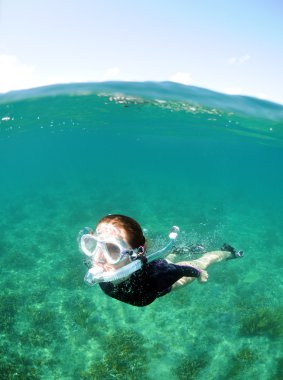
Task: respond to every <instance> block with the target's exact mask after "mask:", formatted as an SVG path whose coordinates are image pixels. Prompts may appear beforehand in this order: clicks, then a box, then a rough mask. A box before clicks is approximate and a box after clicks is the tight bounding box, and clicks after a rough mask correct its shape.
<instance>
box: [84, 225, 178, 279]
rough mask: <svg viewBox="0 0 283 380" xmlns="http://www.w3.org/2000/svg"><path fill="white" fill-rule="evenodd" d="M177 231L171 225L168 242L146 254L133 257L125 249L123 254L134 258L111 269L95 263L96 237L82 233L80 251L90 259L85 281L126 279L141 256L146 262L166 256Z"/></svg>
mask: <svg viewBox="0 0 283 380" xmlns="http://www.w3.org/2000/svg"><path fill="white" fill-rule="evenodd" d="M179 231H180V229H179V227H177V226H173V227H172V228H171V230H170V232H169V235H168V237H169V239H170V240H169V242H168V243H167V244H166V245H165V246H164V247H163V248H161V249H159V250H157V251H155V252H152V253H147V254H146V256H145V255H144V253H143V254H142V255H136V257H135V255H131V254H130V252H128V253H126V251H125V253H124V254H125V256H126V255H129V256H130V257H131V259H133V258H134V260H133V261H132V262H131V263H129V264H127V265H125V266H123V267H121V268H119V269H116V270H111V271H104V270H103V268H102V267H100V266H98V265H96V263H95V259H94V258H95V252H96V249H95V246H94V244H93V243H94V242H95V240H96V238H95V237H94V236H93V235H91V234H89V233H86V234H84V235H82V236H81V238H80V242H79V245H80V248H81V251H82V252H83V253H84V254H85V255H86V256H88V258H89V259H90V261H91V263H92V267H91V268H90V269H89V270H88V272H87V273H86V275H85V277H84V280H85V282H86V283H87V284H88V285H95V284H97V283H99V282H114V281H121V280H122V281H124V280H126V279H127V278H128V277H129V276H131V275H132V274H133V273H134V272H136V271H137V270H139V269H141V268H142V266H143V265H144V261H145V260H143V258H146V261H147V262H151V261H153V260H157V259H160V258H161V257H165V256H167V255H168V254H169V252H170V251H171V248H172V246H173V244H174V242H175V240H176V239H177V237H178V233H179Z"/></svg>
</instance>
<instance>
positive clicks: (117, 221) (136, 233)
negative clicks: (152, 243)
mask: <svg viewBox="0 0 283 380" xmlns="http://www.w3.org/2000/svg"><path fill="white" fill-rule="evenodd" d="M100 223H111V224H113V226H117V227H118V228H119V227H122V228H124V230H126V232H127V237H128V242H129V244H130V246H131V247H132V248H139V247H140V246H143V245H145V237H144V236H143V231H142V228H141V226H140V225H139V223H138V222H137V221H135V220H134V219H133V218H130V217H129V216H125V215H120V214H110V215H106V216H104V218H102V219H101V220H100V221H99V222H98V224H97V226H98V225H99V224H100Z"/></svg>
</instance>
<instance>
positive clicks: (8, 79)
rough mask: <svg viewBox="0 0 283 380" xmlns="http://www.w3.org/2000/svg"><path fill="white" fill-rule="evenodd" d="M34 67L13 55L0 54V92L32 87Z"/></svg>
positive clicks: (33, 84) (33, 83)
mask: <svg viewBox="0 0 283 380" xmlns="http://www.w3.org/2000/svg"><path fill="white" fill-rule="evenodd" d="M34 69H35V68H34V66H31V65H27V64H24V63H22V62H20V61H19V60H18V59H17V58H16V57H15V56H13V55H7V54H0V92H8V91H12V90H18V89H22V88H30V87H34V86H35V85H36V83H35V81H34V77H33V74H34Z"/></svg>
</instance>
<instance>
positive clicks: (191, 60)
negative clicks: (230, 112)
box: [0, 0, 283, 104]
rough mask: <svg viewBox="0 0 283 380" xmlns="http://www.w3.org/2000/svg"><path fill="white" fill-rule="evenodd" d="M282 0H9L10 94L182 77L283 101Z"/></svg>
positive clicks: (6, 73) (2, 34)
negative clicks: (64, 85) (52, 86)
mask: <svg viewBox="0 0 283 380" xmlns="http://www.w3.org/2000/svg"><path fill="white" fill-rule="evenodd" d="M282 20H283V2H282V1H281V0H269V1H266V0H245V1H244V0H199V1H197V0H194V1H192V0H175V1H172V0H170V1H169V0H155V1H153V0H139V1H134V0H131V1H130V0H111V1H110V0H48V1H47V0H25V1H22V0H0V92H7V91H10V90H15V89H22V88H30V87H36V86H41V85H47V84H52V83H69V82H85V81H104V80H130V81H144V80H154V81H163V80H172V81H176V82H181V83H185V84H191V85H194V86H200V87H205V88H209V89H212V90H216V91H220V92H225V93H232V94H243V95H252V96H256V97H260V98H265V99H268V100H273V101H276V102H279V103H282V104H283V75H282V71H283V69H282V68H283V22H282Z"/></svg>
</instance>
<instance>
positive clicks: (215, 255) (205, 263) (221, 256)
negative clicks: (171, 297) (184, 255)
mask: <svg viewBox="0 0 283 380" xmlns="http://www.w3.org/2000/svg"><path fill="white" fill-rule="evenodd" d="M230 257H231V252H228V251H213V252H207V253H205V254H204V255H203V256H201V257H200V258H199V259H197V260H192V261H180V262H178V263H176V264H179V265H189V266H191V267H194V268H197V269H200V270H202V271H205V270H206V269H207V268H208V267H209V266H210V265H212V264H215V263H219V262H220V261H223V260H226V259H228V258H230ZM195 279H196V278H195V277H182V278H180V279H179V280H178V281H176V282H175V284H173V286H172V289H173V290H175V289H178V288H180V287H181V286H184V285H187V284H190V283H192V282H193V281H194V280H195Z"/></svg>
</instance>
